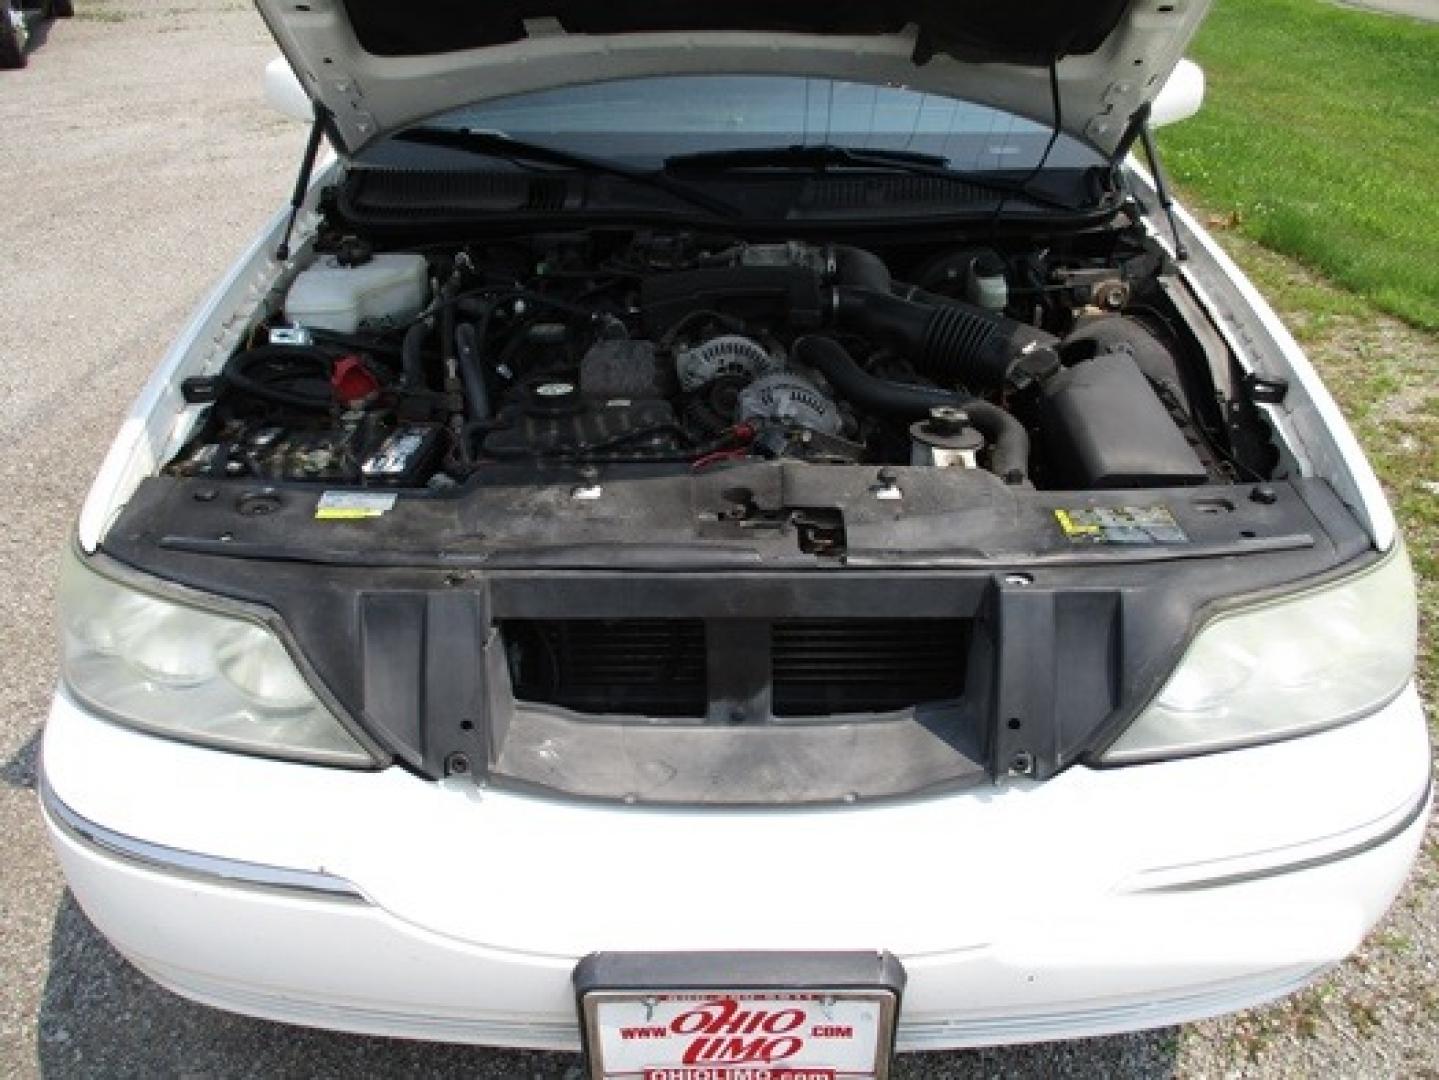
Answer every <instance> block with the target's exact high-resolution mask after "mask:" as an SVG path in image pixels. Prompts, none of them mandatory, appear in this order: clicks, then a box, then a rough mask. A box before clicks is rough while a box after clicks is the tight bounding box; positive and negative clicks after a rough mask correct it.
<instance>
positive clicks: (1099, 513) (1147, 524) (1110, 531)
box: [1054, 506, 1189, 544]
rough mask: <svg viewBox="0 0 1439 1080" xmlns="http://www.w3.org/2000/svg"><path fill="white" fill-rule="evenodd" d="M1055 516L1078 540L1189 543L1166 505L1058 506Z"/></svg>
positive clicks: (1072, 539)
mask: <svg viewBox="0 0 1439 1080" xmlns="http://www.w3.org/2000/svg"><path fill="white" fill-rule="evenodd" d="M1054 517H1055V520H1056V521H1058V522H1059V527H1060V528H1061V529H1063V530H1064V535H1065V536H1067V537H1069V539H1070V540H1071V541H1073V542H1074V543H1076V544H1187V543H1189V537H1188V536H1186V535H1185V534H1184V530H1183V529H1181V528H1180V527H1179V522H1177V521H1175V520H1174V515H1173V514H1172V513H1170V511H1169V507H1167V506H1090V507H1087V508H1085V509H1083V510H1080V509H1057V510H1055V511H1054Z"/></svg>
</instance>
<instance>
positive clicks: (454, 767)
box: [445, 753, 470, 776]
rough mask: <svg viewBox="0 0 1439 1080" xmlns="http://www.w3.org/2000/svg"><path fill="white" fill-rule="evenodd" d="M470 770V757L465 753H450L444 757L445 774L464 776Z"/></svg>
mask: <svg viewBox="0 0 1439 1080" xmlns="http://www.w3.org/2000/svg"><path fill="white" fill-rule="evenodd" d="M469 771H470V759H469V757H468V756H467V755H465V754H458V753H456V754H451V755H450V756H449V757H447V758H445V775H446V776H464V775H466V774H467V773H468V772H469Z"/></svg>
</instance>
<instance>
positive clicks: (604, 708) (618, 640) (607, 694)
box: [503, 619, 709, 718]
mask: <svg viewBox="0 0 1439 1080" xmlns="http://www.w3.org/2000/svg"><path fill="white" fill-rule="evenodd" d="M503 632H504V635H505V645H506V650H507V652H508V656H509V663H510V681H511V683H512V684H513V686H514V694H515V697H516V698H517V699H519V700H521V701H532V702H537V703H542V704H547V705H560V706H563V707H564V708H567V709H573V710H574V711H575V712H591V713H635V714H639V715H643V716H662V717H695V718H697V717H703V716H704V715H705V706H706V704H707V702H708V698H709V696H708V689H707V685H706V684H707V680H706V664H705V627H704V623H703V621H701V620H699V619H543V620H540V619H535V620H530V619H512V620H509V621H507V622H506V623H505V624H504V626H503Z"/></svg>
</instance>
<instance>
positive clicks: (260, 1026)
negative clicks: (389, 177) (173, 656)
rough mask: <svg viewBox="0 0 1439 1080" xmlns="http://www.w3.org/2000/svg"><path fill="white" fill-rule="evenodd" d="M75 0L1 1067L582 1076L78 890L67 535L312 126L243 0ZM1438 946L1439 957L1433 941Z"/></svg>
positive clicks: (55, 158) (15, 702)
mask: <svg viewBox="0 0 1439 1080" xmlns="http://www.w3.org/2000/svg"><path fill="white" fill-rule="evenodd" d="M77 7H78V8H79V13H78V15H77V17H76V18H74V19H72V20H65V21H62V22H59V23H56V24H55V25H53V26H50V27H44V28H41V29H40V31H39V33H37V35H36V40H35V42H34V44H33V45H32V54H31V61H30V66H29V68H28V69H26V70H23V71H16V72H0V189H3V190H4V192H5V202H4V204H3V205H4V211H3V217H4V225H3V228H0V416H3V422H0V606H3V612H4V616H3V620H0V635H3V636H0V646H3V656H4V660H3V663H0V837H3V847H0V852H3V854H0V1074H4V1075H15V1076H34V1075H44V1076H50V1077H65V1078H69V1077H92V1076H93V1077H127V1076H135V1077H155V1076H181V1075H183V1076H205V1077H238V1076H265V1077H276V1076H307V1077H328V1076H335V1077H340V1076H344V1077H355V1076H426V1077H440V1076H457V1077H458V1076H465V1077H471V1078H480V1080H483V1078H496V1080H499V1078H504V1080H515V1078H521V1080H527V1078H542V1080H551V1078H553V1080H562V1078H568V1077H577V1076H578V1066H577V1062H576V1061H575V1059H574V1058H571V1057H566V1056H556V1055H546V1054H531V1053H514V1052H495V1051H488V1050H482V1049H476V1048H468V1047H455V1046H442V1045H434V1044H425V1043H417V1042H404V1041H399V1040H384V1039H373V1038H360V1037H354V1036H348V1035H340V1034H333V1033H328V1032H321V1031H310V1030H304V1029H299V1028H292V1027H286V1026H283V1025H278V1024H271V1023H266V1022H261V1021H257V1020H251V1019H247V1018H244V1017H239V1016H233V1015H229V1014H226V1013H221V1012H218V1011H215V1010H211V1009H208V1008H205V1007H202V1006H200V1005H196V1004H192V1003H190V1002H187V1001H184V1000H182V999H180V998H178V997H175V996H174V995H172V994H170V993H168V992H167V991H165V990H162V989H160V988H159V987H157V986H155V985H154V984H152V983H151V982H149V981H148V980H147V979H146V978H145V977H143V976H142V975H140V974H139V973H138V972H136V971H135V970H134V969H133V968H131V967H130V966H129V965H128V964H127V963H126V962H125V961H124V960H123V959H121V958H120V957H119V956H118V955H117V954H116V953H115V951H114V950H113V949H111V948H110V946H109V945H108V944H107V943H106V942H105V941H104V940H103V939H102V938H101V937H100V936H99V935H98V934H97V933H96V931H95V930H94V929H93V927H92V926H91V925H90V923H89V922H88V921H87V919H86V918H85V916H84V914H83V913H82V912H81V911H80V910H79V908H78V907H77V905H76V904H75V902H74V900H73V899H72V898H71V896H70V895H69V894H68V892H67V891H66V890H65V887H64V884H63V882H62V880H61V877H60V874H59V871H58V869H57V867H56V864H55V862H54V859H53V858H52V856H51V854H50V852H49V849H48V847H47V846H46V843H45V840H44V837H43V835H42V830H41V825H40V819H39V815H38V812H37V810H36V800H35V793H34V784H35V765H36V760H35V759H36V747H37V742H38V734H37V733H38V730H39V728H40V725H41V724H42V722H43V719H44V714H45V710H46V707H47V703H48V698H49V694H50V690H51V686H52V684H53V681H54V677H55V663H54V644H53V638H54V625H53V618H52V614H51V606H52V601H53V587H52V582H53V577H54V573H55V569H56V564H57V553H58V552H59V551H60V549H61V547H62V545H63V543H64V541H65V538H66V535H67V532H68V531H69V529H70V528H71V523H72V521H73V520H74V518H75V515H76V512H77V510H78V508H79V504H80V501H81V499H82V498H83V496H84V493H85V490H86V488H87V486H88V484H89V481H90V478H91V477H92V475H93V474H94V472H95V470H96V468H97V467H98V465H99V463H100V460H101V457H102V455H103V453H104V451H105V449H106V447H107V445H108V443H109V440H110V438H111V436H112V434H113V433H114V431H115V429H116V428H117V426H118V423H119V421H120V419H121V417H122V416H123V415H124V412H125V410H126V408H127V406H128V403H129V402H130V400H131V399H132V397H133V396H134V394H135V393H136V391H137V390H138V389H139V387H140V385H141V384H142V382H143V381H144V379H145V378H146V376H147V375H148V373H149V372H150V370H151V369H152V367H153V366H154V365H155V363H156V362H157V361H158V360H159V358H160V357H161V355H162V354H163V352H164V351H165V349H166V347H167V346H168V344H169V342H170V340H171V338H172V337H173V336H174V334H175V333H176V331H177V330H178V329H179V328H180V326H181V324H182V322H183V320H184V319H185V317H186V314H187V313H188V312H189V311H190V309H191V308H192V307H193V306H194V305H195V304H196V303H197V302H198V301H199V300H200V299H201V297H202V296H203V294H204V293H205V292H206V290H207V289H208V287H209V286H210V283H211V282H212V281H214V280H215V278H216V277H217V276H218V275H219V274H220V273H221V272H222V271H223V270H224V269H225V267H226V266H227V265H228V264H229V263H230V262H232V261H233V260H234V258H235V257H236V256H237V255H238V254H239V253H240V251H241V250H242V249H243V248H244V246H245V245H246V244H247V243H248V241H249V240H250V239H251V237H252V236H253V235H254V233H255V232H256V231H257V230H258V229H259V228H260V226H261V225H262V224H263V223H264V222H265V221H266V219H267V218H268V217H269V216H270V215H271V214H273V213H274V212H275V211H276V210H277V209H278V208H279V207H280V206H281V205H282V204H283V203H284V201H285V200H286V199H287V197H288V195H289V191H290V187H291V184H292V182H293V177H294V171H295V167H296V164H297V162H298V160H299V156H300V149H301V145H302V142H303V137H304V133H303V131H302V130H301V129H299V128H298V127H297V126H295V125H294V124H293V123H292V122H290V121H286V120H283V119H281V118H279V117H276V116H274V115H273V114H271V113H270V112H269V111H267V109H266V108H265V107H264V105H263V103H262V101H261V96H260V76H261V71H262V69H263V67H264V64H265V62H266V61H267V60H268V59H270V57H271V56H273V55H274V52H275V50H274V47H273V45H272V44H271V43H270V40H269V38H268V36H267V35H266V33H265V30H264V28H263V26H262V25H261V23H260V21H259V19H258V18H257V17H256V15H255V13H254V11H253V9H252V8H251V7H250V6H249V5H248V4H245V3H240V2H236V0H181V2H180V3H178V4H175V5H161V4H157V3H154V2H153V0H77ZM902 887H903V882H902V880H900V879H897V880H896V888H902ZM575 902H576V903H577V904H578V903H583V898H582V897H580V896H578V895H577V896H576V901H575ZM1425 966H1427V969H1428V970H1429V973H1430V978H1432V975H1433V954H1432V953H1430V954H1429V955H1428V957H1427V958H1426V959H1425ZM1405 977H1406V978H1407V977H1409V976H1405ZM1422 977H1423V976H1422V975H1421V974H1418V973H1415V974H1414V975H1413V978H1415V979H1419V978H1422ZM1247 1022H1248V1021H1243V1020H1241V1021H1240V1022H1239V1025H1238V1026H1234V1025H1228V1026H1225V1025H1210V1026H1207V1027H1204V1028H1202V1029H1186V1030H1185V1031H1183V1032H1181V1031H1176V1030H1172V1029H1171V1030H1165V1031H1159V1032H1149V1033H1145V1034H1140V1035H1134V1036H1126V1037H1120V1038H1110V1039H1094V1040H1087V1041H1084V1042H1077V1043H1063V1044H1050V1045H1046V1046H1038V1047H1031V1048H1018V1049H1007V1050H991V1051H982V1052H973V1053H959V1054H939V1055H917V1056H913V1057H907V1058H905V1059H904V1061H903V1063H902V1065H901V1067H900V1069H899V1073H898V1080H919V1078H938V1077H971V1076H974V1077H978V1076H1036V1077H1038V1076H1045V1077H1056V1076H1076V1077H1078V1076H1094V1075H1105V1076H1127V1077H1138V1076H1144V1077H1150V1076H1167V1075H1173V1074H1175V1073H1201V1074H1202V1073H1207V1072H1209V1071H1210V1069H1209V1064H1214V1063H1217V1062H1231V1061H1233V1060H1235V1059H1234V1057H1233V1055H1232V1054H1231V1053H1229V1049H1232V1047H1231V1041H1232V1040H1233V1039H1236V1038H1240V1037H1243V1036H1244V1032H1245V1031H1246V1030H1247V1029H1246V1028H1245V1026H1244V1024H1245V1023H1247ZM1431 1031H1432V1027H1431ZM1278 1037H1282V1038H1288V1037H1289V1035H1288V1034H1283V1033H1281V1035H1280V1036H1278ZM1426 1037H1427V1036H1426ZM1336 1038H1337V1037H1336ZM1318 1049H1320V1051H1321V1053H1320V1055H1319V1057H1318V1058H1317V1060H1333V1061H1338V1062H1341V1063H1342V1062H1345V1061H1349V1062H1359V1063H1362V1062H1372V1061H1381V1062H1382V1061H1388V1060H1393V1061H1395V1062H1413V1061H1415V1060H1424V1048H1423V1047H1422V1046H1421V1047H1420V1049H1419V1051H1418V1055H1419V1056H1418V1058H1417V1059H1416V1057H1415V1053H1414V1052H1411V1050H1408V1049H1406V1050H1404V1051H1403V1052H1402V1053H1399V1052H1398V1051H1396V1054H1397V1056H1395V1057H1393V1058H1392V1059H1391V1058H1389V1057H1386V1056H1382V1055H1381V1056H1379V1057H1375V1056H1374V1055H1373V1054H1363V1055H1359V1056H1355V1054H1354V1053H1353V1052H1352V1051H1351V1050H1346V1049H1345V1048H1344V1047H1343V1046H1340V1047H1339V1048H1338V1050H1337V1051H1336V1053H1337V1055H1338V1056H1337V1057H1332V1056H1328V1051H1327V1049H1326V1048H1323V1047H1321V1048H1318ZM1401 1049H1403V1048H1401ZM1221 1051H1222V1052H1221ZM1239 1060H1240V1062H1241V1065H1242V1060H1243V1059H1242V1057H1241V1058H1240V1059H1239ZM1431 1060H1432V1059H1431ZM1207 1063H1208V1064H1207ZM1224 1067H1225V1068H1228V1065H1227V1064H1226V1065H1225V1066H1224ZM1339 1071H1345V1070H1344V1069H1343V1068H1340V1069H1339Z"/></svg>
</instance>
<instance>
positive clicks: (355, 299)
mask: <svg viewBox="0 0 1439 1080" xmlns="http://www.w3.org/2000/svg"><path fill="white" fill-rule="evenodd" d="M428 290H429V268H428V267H427V266H426V264H425V257H424V256H423V255H416V254H414V253H413V252H404V251H382V252H380V253H378V254H375V255H371V256H370V257H369V258H368V259H367V260H366V261H364V262H360V263H355V264H351V265H346V264H342V263H341V262H340V260H339V259H337V258H335V256H333V255H325V256H321V257H320V258H319V259H317V260H316V261H315V262H314V263H313V264H312V265H311V266H309V267H308V268H307V269H305V270H301V271H300V273H299V274H297V275H296V276H295V280H294V282H293V284H291V285H290V291H289V293H288V294H287V295H286V296H285V317H286V318H287V319H289V320H290V321H291V322H293V323H298V324H299V325H300V326H304V327H308V328H309V329H311V330H333V331H334V332H335V333H338V334H353V333H354V332H355V331H356V330H358V329H360V328H361V327H367V328H372V329H373V328H379V327H384V326H397V325H400V324H402V323H407V322H409V321H410V320H411V319H413V318H414V317H415V316H416V315H418V314H419V313H420V312H421V311H422V310H423V309H424V306H425V299H426V294H427V292H428Z"/></svg>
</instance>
